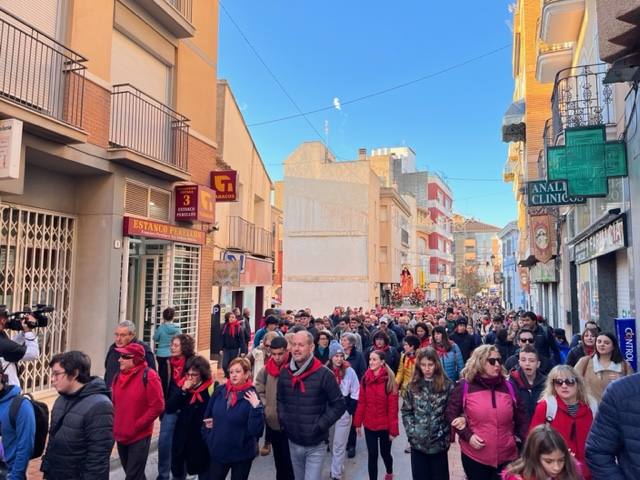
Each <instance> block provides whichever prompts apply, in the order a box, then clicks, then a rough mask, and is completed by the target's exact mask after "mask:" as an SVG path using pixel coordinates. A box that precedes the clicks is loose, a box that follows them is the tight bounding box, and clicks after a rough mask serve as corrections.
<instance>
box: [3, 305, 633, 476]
mask: <svg viewBox="0 0 640 480" xmlns="http://www.w3.org/2000/svg"><path fill="white" fill-rule="evenodd" d="M174 314H175V312H174V311H173V309H171V308H167V309H166V310H165V311H164V312H163V319H164V321H163V323H162V324H161V325H159V326H158V328H157V329H156V330H155V336H154V340H155V354H154V352H153V351H152V350H151V349H150V348H149V346H148V345H146V344H145V343H144V342H142V341H140V340H139V339H137V338H136V337H135V326H134V325H133V324H132V323H131V322H128V321H125V322H122V323H120V324H119V325H118V326H117V328H116V330H115V335H114V340H115V341H114V344H113V345H112V346H111V347H110V348H109V350H108V352H107V355H106V358H105V364H104V366H105V375H104V378H98V377H95V376H92V375H91V361H90V359H89V357H88V356H87V355H86V354H84V353H82V352H78V351H71V352H65V353H61V354H58V355H55V356H54V357H53V358H52V360H51V362H50V365H49V366H50V368H51V373H50V376H51V382H52V385H53V386H54V387H55V388H56V390H57V391H58V393H59V394H60V395H59V397H58V399H57V400H56V402H55V404H54V406H53V409H52V412H51V421H50V424H49V425H48V441H47V446H46V449H45V451H44V453H43V455H42V462H41V470H42V472H43V474H44V478H45V479H51V480H58V479H75V478H78V479H83V478H92V479H95V480H100V479H107V478H108V477H109V466H110V463H109V461H110V457H111V453H112V450H113V447H114V443H115V445H116V446H117V451H118V455H119V458H120V462H121V464H122V467H123V469H124V472H125V474H126V478H127V480H138V479H144V478H145V468H146V464H147V459H148V456H149V450H150V445H151V438H152V435H153V432H154V426H155V425H156V424H157V421H158V419H159V425H160V427H159V434H158V446H157V448H158V475H157V478H158V479H159V480H163V479H169V478H173V479H185V478H187V476H194V475H195V476H197V477H198V478H199V479H200V480H204V479H207V480H209V479H210V480H223V479H225V478H227V475H228V474H229V473H230V474H231V479H232V480H241V479H245V480H246V479H247V478H249V474H250V472H251V467H252V464H253V462H254V459H255V458H256V457H257V456H258V455H263V456H268V455H272V456H273V461H274V465H275V470H276V478H277V480H293V479H296V480H316V479H318V480H319V479H321V478H323V467H324V463H325V461H330V464H331V467H330V476H331V479H332V480H341V479H344V478H345V474H344V470H345V468H344V467H345V461H346V458H348V457H349V458H353V457H354V456H355V455H356V448H355V447H356V443H357V441H358V438H360V437H364V442H365V445H366V451H367V469H368V474H369V478H370V479H372V480H374V479H376V480H377V479H378V478H379V471H378V469H379V458H381V459H382V465H383V468H384V472H382V475H383V477H384V479H385V480H390V479H393V478H394V461H395V462H396V463H397V462H399V461H400V462H402V461H408V462H410V465H411V471H412V475H413V478H414V479H434V480H445V479H448V478H449V455H448V452H449V447H450V445H451V443H452V442H454V441H458V442H459V444H460V452H461V453H460V456H461V459H460V460H461V463H462V467H463V469H464V472H465V474H466V476H467V478H468V479H471V480H484V479H487V480H494V479H500V478H502V479H504V480H542V479H547V478H550V479H557V480H578V479H584V480H591V479H594V480H600V479H607V480H609V479H627V480H630V479H638V478H640V434H638V433H637V432H638V430H637V427H638V426H640V425H639V424H640V420H639V419H640V402H639V401H638V398H640V397H638V394H640V376H638V375H634V374H633V370H632V368H631V366H630V365H629V364H628V363H627V362H626V361H625V360H624V359H623V357H622V354H621V352H620V349H619V347H618V342H617V339H616V337H615V336H614V335H613V334H611V333H609V332H603V331H600V329H599V328H598V325H597V324H595V323H592V322H590V323H587V324H586V325H585V328H584V331H582V332H580V333H577V334H576V335H574V337H573V338H572V339H571V342H570V343H569V342H568V341H567V339H566V338H565V334H564V331H562V330H554V329H553V328H551V327H550V326H548V325H547V324H546V322H545V321H544V319H543V318H541V317H539V316H537V315H536V314H535V313H533V312H526V311H519V312H515V311H513V312H504V311H503V310H502V309H501V308H500V306H499V304H498V303H497V301H495V300H486V301H478V302H477V303H475V304H471V305H468V304H467V303H465V302H461V301H449V302H446V303H435V302H428V303H427V304H426V305H425V306H424V307H423V308H421V309H418V310H416V311H404V310H393V309H387V308H384V307H381V306H377V307H376V308H374V309H371V310H369V311H365V310H364V309H362V308H358V309H351V308H342V307H336V308H335V309H334V311H333V312H332V313H331V314H330V315H328V316H323V317H320V316H318V317H314V315H313V314H312V312H311V311H310V310H309V309H306V310H299V311H287V310H278V309H268V310H267V311H266V312H264V317H263V318H262V326H261V328H259V329H258V330H257V331H256V332H255V333H253V332H252V331H251V325H250V322H249V318H250V312H248V311H247V310H245V311H243V312H240V311H231V312H227V313H226V314H225V317H224V324H223V325H222V328H221V345H222V349H221V351H220V352H218V353H219V355H220V367H221V369H222V370H223V372H224V378H223V379H222V378H219V379H218V380H219V381H216V372H212V370H211V366H210V361H209V359H207V358H204V357H202V356H199V355H197V353H196V348H195V341H194V339H193V338H192V337H191V336H190V335H187V334H184V333H182V332H181V331H180V328H179V327H178V326H177V325H176V324H175V323H174V322H173V317H174ZM1 321H2V320H1V315H0V324H1ZM0 326H1V325H0ZM28 338H30V337H28ZM23 343H26V342H23ZM25 349H26V347H25ZM16 396H20V387H19V385H17V384H15V382H14V383H11V381H10V379H9V377H8V375H6V374H4V375H2V377H1V378H0V422H1V424H2V445H3V447H4V453H3V455H4V459H5V462H6V469H7V472H8V478H10V479H21V478H25V472H26V468H27V465H28V462H29V460H30V459H31V458H32V456H33V454H34V445H36V444H37V443H38V442H37V437H38V415H37V409H36V408H35V402H33V403H34V408H28V405H27V402H22V404H20V405H19V408H17V411H15V410H16V408H14V406H13V404H14V403H15V400H14V399H15V397H16ZM14 417H17V422H16V421H15V420H16V418H14ZM400 424H402V425H403V426H404V430H405V432H406V437H407V441H408V443H407V444H406V445H403V446H404V447H405V448H404V452H405V454H408V456H403V457H402V458H400V459H399V458H397V457H396V458H394V456H393V454H392V451H391V450H392V449H391V446H392V443H393V442H394V441H396V440H395V439H396V438H397V437H398V436H399V435H400ZM263 437H264V440H262V445H260V442H261V439H262V438H263ZM361 441H362V440H361ZM329 459H330V460H329ZM405 459H406V460H405Z"/></svg>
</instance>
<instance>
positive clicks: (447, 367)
mask: <svg viewBox="0 0 640 480" xmlns="http://www.w3.org/2000/svg"><path fill="white" fill-rule="evenodd" d="M440 361H441V362H442V368H443V369H444V372H445V373H446V374H447V377H449V379H450V380H451V381H452V382H453V383H455V382H457V381H458V377H460V372H461V371H462V369H463V368H464V360H463V359H462V352H461V351H460V348H459V347H458V345H456V344H455V343H454V344H452V345H451V350H449V351H448V352H447V353H446V354H445V355H444V356H443V357H440Z"/></svg>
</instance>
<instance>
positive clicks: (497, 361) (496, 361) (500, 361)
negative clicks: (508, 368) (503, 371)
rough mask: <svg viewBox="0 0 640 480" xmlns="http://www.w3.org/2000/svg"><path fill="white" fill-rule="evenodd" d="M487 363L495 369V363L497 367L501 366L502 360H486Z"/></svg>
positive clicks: (493, 358)
mask: <svg viewBox="0 0 640 480" xmlns="http://www.w3.org/2000/svg"><path fill="white" fill-rule="evenodd" d="M487 362H489V363H490V364H491V366H492V367H495V365H496V363H497V364H498V365H502V359H501V358H495V357H492V358H487Z"/></svg>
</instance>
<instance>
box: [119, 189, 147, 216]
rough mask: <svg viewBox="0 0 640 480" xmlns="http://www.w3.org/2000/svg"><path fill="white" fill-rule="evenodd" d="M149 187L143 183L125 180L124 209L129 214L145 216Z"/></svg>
mask: <svg viewBox="0 0 640 480" xmlns="http://www.w3.org/2000/svg"><path fill="white" fill-rule="evenodd" d="M148 202H149V189H148V187H145V186H144V185H140V184H138V183H134V182H129V181H127V182H126V186H125V194H124V211H125V213H127V214H129V215H137V216H140V217H146V216H147V210H148V208H147V207H148Z"/></svg>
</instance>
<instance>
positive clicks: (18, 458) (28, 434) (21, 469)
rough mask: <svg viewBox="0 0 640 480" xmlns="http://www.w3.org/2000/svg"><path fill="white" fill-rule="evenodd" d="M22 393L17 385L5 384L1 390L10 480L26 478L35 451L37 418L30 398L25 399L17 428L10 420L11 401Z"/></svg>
mask: <svg viewBox="0 0 640 480" xmlns="http://www.w3.org/2000/svg"><path fill="white" fill-rule="evenodd" d="M19 394H20V388H19V387H17V386H15V385H5V387H4V390H2V392H0V424H1V425H2V446H3V448H4V455H5V457H4V458H5V461H6V462H7V465H8V466H9V476H8V477H7V478H8V480H23V479H25V478H26V472H27V467H28V466H29V460H30V459H31V453H32V452H33V442H34V438H35V434H36V419H35V414H34V413H33V406H32V405H31V403H30V402H29V401H28V400H23V401H22V405H21V406H20V410H19V411H18V418H16V428H15V429H14V428H13V427H12V425H11V422H10V420H9V407H10V405H11V401H12V400H13V399H14V398H15V397H16V396H18V395H19Z"/></svg>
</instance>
